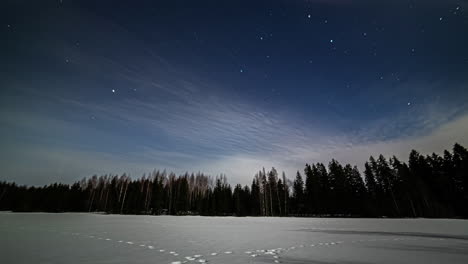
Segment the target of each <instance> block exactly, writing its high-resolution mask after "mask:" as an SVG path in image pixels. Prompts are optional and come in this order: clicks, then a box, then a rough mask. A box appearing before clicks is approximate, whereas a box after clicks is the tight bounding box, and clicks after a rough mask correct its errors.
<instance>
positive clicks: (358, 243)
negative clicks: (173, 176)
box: [0, 213, 468, 264]
mask: <svg viewBox="0 0 468 264" xmlns="http://www.w3.org/2000/svg"><path fill="white" fill-rule="evenodd" d="M0 251H1V254H0V263H4V264H10V263H28V264H29V263H168V264H170V263H172V264H182V263H356V264H361V263H362V264H364V263H392V264H393V263H416V264H418V263H424V264H429V263H468V221H465V220H446V219H439V220H429V219H327V218H274V217H269V218H261V217H258V218H255V217H245V218H235V217H193V216H190V217H175V216H120V215H97V214H16V213H0Z"/></svg>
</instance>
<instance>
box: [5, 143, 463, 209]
mask: <svg viewBox="0 0 468 264" xmlns="http://www.w3.org/2000/svg"><path fill="white" fill-rule="evenodd" d="M467 204H468V151H467V150H466V149H465V148H464V147H462V146H461V145H459V144H455V145H454V148H453V151H452V152H449V151H444V154H443V156H442V157H441V156H438V155H436V154H432V155H429V156H423V155H421V154H419V153H418V152H416V151H414V150H413V151H411V153H410V155H409V160H408V162H407V163H405V162H401V161H399V160H398V159H397V158H396V157H391V158H390V159H388V160H387V159H386V158H385V157H384V156H382V155H380V156H379V157H378V158H377V159H375V158H374V157H370V159H369V161H368V162H366V163H365V166H364V175H363V176H361V174H360V172H359V170H358V169H357V167H355V166H354V167H352V166H351V165H349V164H346V165H344V166H343V165H341V164H340V163H339V162H338V161H336V160H332V161H331V162H330V163H329V164H328V166H325V165H324V164H322V163H316V164H306V166H305V169H304V172H303V174H301V173H300V172H299V171H298V172H297V174H296V177H295V179H294V180H293V181H291V180H289V179H287V178H286V175H285V174H284V172H283V173H282V174H281V177H280V176H279V175H278V172H277V170H276V169H275V168H272V169H271V170H269V171H265V169H263V170H260V171H259V172H258V173H257V174H255V176H254V178H253V181H252V184H251V186H241V185H240V184H238V185H236V186H235V187H234V188H232V187H231V186H230V185H229V184H228V182H227V179H226V176H224V175H221V176H217V177H215V178H212V177H210V176H208V175H205V174H203V173H197V174H193V173H192V174H189V173H185V174H183V175H179V176H177V175H176V174H174V173H166V172H165V171H163V172H160V171H154V172H152V173H150V174H148V175H143V177H141V178H139V179H136V180H132V179H131V178H130V177H129V176H127V175H126V174H123V175H121V176H118V175H104V176H100V177H98V176H93V177H91V178H89V179H83V180H81V181H79V182H76V183H74V184H72V185H67V184H58V183H55V184H51V185H47V186H43V187H27V186H18V185H16V184H15V183H7V182H0V210H10V211H16V212H33V211H43V212H106V213H112V214H154V215H157V214H171V215H186V214H199V215H217V216H226V215H236V216H291V215H294V216H347V217H361V216H367V217H382V216H387V217H463V218H468V206H467Z"/></svg>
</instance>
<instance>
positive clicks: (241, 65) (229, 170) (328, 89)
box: [0, 0, 468, 184]
mask: <svg viewBox="0 0 468 264" xmlns="http://www.w3.org/2000/svg"><path fill="white" fill-rule="evenodd" d="M467 8H468V2H467V1H459V0H458V1H455V0H453V1H452V0H448V1H435V0H429V1H428V0H426V1H407V0H397V1H370V0H369V1H367V0H361V1H351V0H310V1H299V0H284V1H275V0H270V1H254V0H250V1H243V0H240V1H239V0H238V1H203V0H202V1H174V0H172V1H115V0H114V1H94V0H93V1H85V0H81V1H67V0H63V1H60V0H56V1H18V0H15V1H12V0H7V1H4V3H2V8H1V11H0V25H1V27H0V35H1V39H2V41H1V42H0V58H1V61H2V63H1V64H0V78H1V79H0V87H1V91H0V126H1V127H2V129H1V130H0V145H1V146H2V147H1V149H0V166H1V167H2V172H1V174H0V175H1V176H0V179H4V180H15V181H18V182H20V183H28V184H44V183H47V182H50V181H64V182H70V181H73V180H76V179H79V178H81V177H83V176H89V175H92V174H94V173H97V174H100V173H122V172H129V173H131V174H132V175H133V176H140V175H141V174H142V173H143V172H149V171H151V170H152V169H153V168H161V169H163V168H166V169H168V170H173V171H176V172H184V171H187V170H188V171H198V170H200V171H205V172H208V173H211V174H213V175H216V174H219V173H226V174H227V176H228V177H229V178H231V179H232V180H231V181H232V182H242V183H247V182H248V181H249V180H250V179H251V177H252V176H253V174H254V173H255V171H257V170H258V169H260V168H261V167H262V166H265V167H271V166H275V167H277V168H278V169H279V170H284V171H286V173H287V174H288V175H289V176H291V174H292V173H294V171H295V170H297V169H299V170H301V169H302V168H303V165H304V164H305V163H306V162H318V161H321V162H328V161H329V160H330V159H331V158H332V157H334V158H337V159H338V160H339V161H341V162H350V163H352V164H356V165H358V166H362V164H363V163H364V161H365V160H366V159H367V158H368V157H369V155H378V154H379V153H383V154H386V155H397V156H400V157H401V158H402V159H406V155H407V153H408V151H409V150H410V149H411V148H416V149H419V150H421V151H422V152H423V153H426V152H432V151H437V152H439V151H441V150H442V149H445V148H451V146H452V145H453V143H455V142H459V143H461V144H465V145H467V143H468V139H467V137H466V135H465V134H467V132H468V115H467V108H468V87H467V86H468V49H467V48H466V47H468V13H467V12H466V9H467Z"/></svg>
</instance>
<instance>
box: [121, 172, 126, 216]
mask: <svg viewBox="0 0 468 264" xmlns="http://www.w3.org/2000/svg"><path fill="white" fill-rule="evenodd" d="M127 190H128V183H127V180H125V192H124V196H123V199H122V205H121V207H120V214H122V212H123V207H124V204H125V197H126V196H127Z"/></svg>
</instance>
